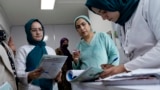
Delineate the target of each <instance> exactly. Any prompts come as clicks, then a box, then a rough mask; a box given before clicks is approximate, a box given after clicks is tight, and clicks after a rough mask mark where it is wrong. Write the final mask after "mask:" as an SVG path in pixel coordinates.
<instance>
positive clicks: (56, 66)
mask: <svg viewBox="0 0 160 90" xmlns="http://www.w3.org/2000/svg"><path fill="white" fill-rule="evenodd" d="M66 59H67V56H59V55H44V56H43V57H42V61H41V63H40V66H39V67H42V68H43V70H44V72H43V73H42V74H41V76H40V77H39V78H48V79H53V78H55V77H56V76H57V74H58V72H59V71H60V70H61V68H62V66H63V64H64V63H65V61H66Z"/></svg>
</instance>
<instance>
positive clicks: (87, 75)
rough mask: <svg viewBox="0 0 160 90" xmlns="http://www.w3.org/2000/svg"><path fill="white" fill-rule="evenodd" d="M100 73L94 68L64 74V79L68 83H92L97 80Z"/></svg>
mask: <svg viewBox="0 0 160 90" xmlns="http://www.w3.org/2000/svg"><path fill="white" fill-rule="evenodd" d="M102 71H103V70H102V69H99V68H95V67H90V68H88V69H86V70H70V71H68V72H67V74H66V79H67V80H68V81H69V82H81V81H92V80H94V79H97V78H98V77H99V74H100V73H101V72H102Z"/></svg>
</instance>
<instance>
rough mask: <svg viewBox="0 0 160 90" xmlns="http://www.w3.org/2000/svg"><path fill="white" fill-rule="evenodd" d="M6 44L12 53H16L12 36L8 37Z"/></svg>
mask: <svg viewBox="0 0 160 90" xmlns="http://www.w3.org/2000/svg"><path fill="white" fill-rule="evenodd" d="M8 46H9V47H10V48H11V49H12V51H13V53H14V55H16V46H15V44H14V41H13V38H12V36H10V37H9V41H8Z"/></svg>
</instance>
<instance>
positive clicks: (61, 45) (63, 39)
mask: <svg viewBox="0 0 160 90" xmlns="http://www.w3.org/2000/svg"><path fill="white" fill-rule="evenodd" d="M64 41H68V42H69V40H68V39H67V38H65V37H64V38H62V39H61V40H60V47H61V48H62V47H63V43H64Z"/></svg>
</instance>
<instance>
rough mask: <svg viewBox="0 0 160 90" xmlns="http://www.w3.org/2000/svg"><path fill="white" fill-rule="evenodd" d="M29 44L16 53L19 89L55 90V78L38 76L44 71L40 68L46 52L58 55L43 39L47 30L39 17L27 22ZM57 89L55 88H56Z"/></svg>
mask: <svg viewBox="0 0 160 90" xmlns="http://www.w3.org/2000/svg"><path fill="white" fill-rule="evenodd" d="M25 32H26V36H27V41H28V44H27V45H23V46H22V47H20V48H19V49H18V50H17V53H16V67H17V68H16V70H17V75H18V78H19V81H20V89H19V90H53V85H56V84H55V81H54V78H53V79H45V78H38V77H39V76H40V75H41V73H42V72H43V70H42V68H38V65H39V63H40V61H41V58H42V56H43V55H44V54H49V55H56V53H55V51H54V50H53V49H52V48H51V47H49V46H46V43H45V42H44V41H43V39H44V35H45V30H44V26H43V25H42V23H41V22H40V21H39V20H38V19H30V20H29V21H28V22H27V23H26V24H25ZM54 90H55V89H54Z"/></svg>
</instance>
